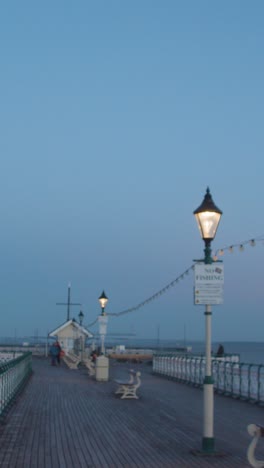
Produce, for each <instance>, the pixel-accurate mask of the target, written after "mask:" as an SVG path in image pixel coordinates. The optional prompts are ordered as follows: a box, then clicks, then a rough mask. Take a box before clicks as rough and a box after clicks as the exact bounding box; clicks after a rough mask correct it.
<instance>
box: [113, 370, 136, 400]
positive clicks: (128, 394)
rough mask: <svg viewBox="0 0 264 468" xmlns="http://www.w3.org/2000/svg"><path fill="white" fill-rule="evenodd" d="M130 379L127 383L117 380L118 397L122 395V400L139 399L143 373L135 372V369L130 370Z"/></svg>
mask: <svg viewBox="0 0 264 468" xmlns="http://www.w3.org/2000/svg"><path fill="white" fill-rule="evenodd" d="M129 375H130V378H129V380H127V381H124V380H115V383H117V384H118V388H117V390H116V392H115V394H116V395H121V397H120V398H121V400H123V399H125V398H135V399H138V398H139V397H138V396H137V389H138V388H139V387H140V385H141V379H140V376H141V372H135V371H134V370H133V369H130V370H129Z"/></svg>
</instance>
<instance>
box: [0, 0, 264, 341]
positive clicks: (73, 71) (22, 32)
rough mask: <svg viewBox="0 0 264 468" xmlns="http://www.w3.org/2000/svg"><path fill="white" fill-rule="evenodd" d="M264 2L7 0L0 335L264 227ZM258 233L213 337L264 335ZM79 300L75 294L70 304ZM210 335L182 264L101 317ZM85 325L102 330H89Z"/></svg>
mask: <svg viewBox="0 0 264 468" xmlns="http://www.w3.org/2000/svg"><path fill="white" fill-rule="evenodd" d="M263 15H264V4H263V2H262V1H260V0H259V1H254V2H250V1H243V0H242V1H241V0H239V1H238V0H237V1H236V0H233V1H232V2H229V1H223V2H212V1H209V0H208V1H199V2H197V1H196V0H193V1H174V0H171V1H170V0H167V1H165V2H162V1H156V0H151V1H150V0H144V1H142V0H140V1H139V0H135V1H133V2H128V1H127V2H124V1H121V0H120V1H118V0H114V1H97V2H92V1H84V0H80V1H75V2H73V1H69V0H63V1H62V0H61V1H59V0H57V1H53V0H52V1H51V0H47V1H45V2H36V1H33V0H32V1H24V2H21V1H19V0H17V1H15V0H14V1H12V2H2V3H1V6H0V48H1V50H0V70H1V74H0V84H1V105H0V129H1V138H0V155H1V166H0V167H1V170H0V197H1V205H0V206H1V208H0V209H1V218H0V219H1V230H0V236H1V264H0V265H1V266H0V275H1V278H0V279H1V283H0V284H1V288H0V291H1V293H0V309H1V333H0V335H1V336H13V335H14V333H16V334H17V335H20V336H21V335H23V334H25V335H26V334H33V333H34V332H35V331H36V330H38V334H39V335H40V334H46V332H47V331H48V330H51V329H53V328H55V327H56V326H57V325H58V324H60V323H62V322H63V321H64V320H65V318H66V308H63V307H58V306H56V302H61V301H64V300H66V298H67V284H68V281H71V283H72V300H73V301H74V302H81V303H82V304H83V306H82V308H83V312H84V314H85V320H84V322H85V323H86V324H87V323H90V322H92V321H93V320H94V319H95V318H96V316H97V315H98V314H99V313H100V308H99V304H98V296H99V295H100V294H101V291H102V289H105V292H106V294H107V295H108V297H109V303H108V306H107V310H108V311H109V312H119V311H121V310H124V309H126V308H128V307H131V306H134V305H135V304H137V303H139V302H141V301H142V300H144V299H145V298H147V297H149V296H151V295H152V294H153V293H155V292H156V291H157V290H159V289H161V288H162V287H163V286H165V285H166V284H167V283H169V282H170V281H172V280H173V279H174V278H175V277H177V276H178V275H179V274H181V273H182V272H183V271H184V270H186V268H188V267H189V266H190V265H191V264H192V260H193V259H194V258H197V257H198V258H199V257H200V256H201V255H202V252H203V242H202V240H201V238H200V236H199V233H198V229H197V226H196V222H195V219H194V217H193V210H194V209H195V208H197V206H198V205H199V204H200V203H201V201H202V199H203V197H204V194H205V190H206V187H207V186H208V185H209V187H210V189H211V193H212V195H213V199H214V201H215V203H216V204H217V205H218V206H219V207H220V208H221V209H222V210H223V212H224V214H223V217H222V220H221V224H220V226H219V229H218V232H217V236H216V239H215V241H214V243H213V247H215V248H218V247H219V248H220V247H223V246H226V245H231V244H233V243H237V242H240V241H243V240H247V239H250V238H251V237H255V236H258V235H261V234H263V233H264V223H263V217H264V215H263V173H264V158H263V144H264V132H263V104H264V102H263V101H264V99H263V83H264V61H263V50H264V41H263V39H264V29H263ZM263 255H264V246H263V245H262V244H261V243H260V244H258V245H257V246H256V247H255V248H251V247H246V249H245V252H244V253H239V251H238V250H236V251H235V252H234V253H233V254H229V253H226V255H225V256H224V264H225V301H224V304H223V305H221V306H217V307H214V309H213V339H214V340H256V341H257V340H263V330H264V305H263V303H264V300H263V299H264V288H263V277H264V262H263ZM78 313H79V308H78V307H77V308H75V309H73V308H72V314H73V315H78ZM158 326H160V338H175V339H179V338H182V337H183V332H184V329H185V330H186V334H187V339H189V340H191V339H198V340H199V339H201V340H203V339H204V315H203V307H200V306H198V307H197V306H194V305H193V275H189V276H188V278H186V279H185V280H184V281H183V282H181V283H180V284H179V285H178V286H176V287H175V288H172V289H170V290H169V291H168V293H167V294H165V295H163V296H161V298H160V299H158V300H156V301H153V302H151V303H149V304H148V305H147V306H145V307H144V308H142V309H140V310H139V311H138V312H135V313H131V314H128V315H125V316H123V317H122V318H110V319H109V331H110V332H111V331H115V332H117V331H120V332H125V331H127V332H130V331H134V332H135V333H136V334H137V337H150V338H152V337H156V334H157V327H158ZM93 330H94V331H96V329H93Z"/></svg>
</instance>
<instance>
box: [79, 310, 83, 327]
mask: <svg viewBox="0 0 264 468" xmlns="http://www.w3.org/2000/svg"><path fill="white" fill-rule="evenodd" d="M78 317H79V323H80V325H81V326H82V323H83V317H84V314H83V312H82V311H81V310H80V312H79V315H78Z"/></svg>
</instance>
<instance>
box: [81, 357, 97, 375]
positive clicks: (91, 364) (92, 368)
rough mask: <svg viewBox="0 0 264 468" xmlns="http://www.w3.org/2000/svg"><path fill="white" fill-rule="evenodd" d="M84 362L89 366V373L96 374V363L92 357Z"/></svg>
mask: <svg viewBox="0 0 264 468" xmlns="http://www.w3.org/2000/svg"><path fill="white" fill-rule="evenodd" d="M83 364H84V365H85V366H86V367H87V369H88V372H89V375H90V376H93V375H95V365H94V363H93V362H92V360H91V359H84V361H83Z"/></svg>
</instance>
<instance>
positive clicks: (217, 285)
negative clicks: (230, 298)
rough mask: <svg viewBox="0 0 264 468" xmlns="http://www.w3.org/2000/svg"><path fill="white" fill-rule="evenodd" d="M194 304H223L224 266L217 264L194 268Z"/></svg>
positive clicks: (203, 264) (201, 264) (199, 264)
mask: <svg viewBox="0 0 264 468" xmlns="http://www.w3.org/2000/svg"><path fill="white" fill-rule="evenodd" d="M194 278H195V279H194V303H195V304H196V305H202V304H208V305H214V304H223V287H224V266H223V265H222V264H219V263H212V264H209V265H206V264H205V263H196V264H195V267H194Z"/></svg>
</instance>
